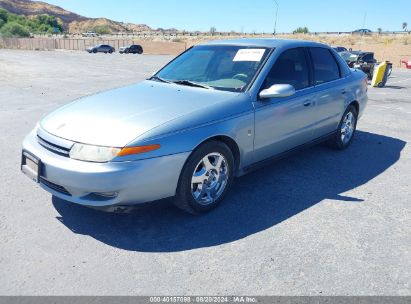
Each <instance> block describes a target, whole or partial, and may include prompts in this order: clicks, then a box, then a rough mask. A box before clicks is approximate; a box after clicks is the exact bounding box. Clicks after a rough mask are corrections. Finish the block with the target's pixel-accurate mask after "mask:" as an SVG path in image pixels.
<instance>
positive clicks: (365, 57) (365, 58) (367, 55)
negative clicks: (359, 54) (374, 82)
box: [362, 54, 373, 62]
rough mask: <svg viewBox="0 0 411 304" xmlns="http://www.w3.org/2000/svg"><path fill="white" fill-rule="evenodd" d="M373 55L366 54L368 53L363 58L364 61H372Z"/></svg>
mask: <svg viewBox="0 0 411 304" xmlns="http://www.w3.org/2000/svg"><path fill="white" fill-rule="evenodd" d="M372 57H373V56H372V55H371V54H366V55H364V57H363V58H362V60H363V61H365V62H370V61H372V59H373V58H372Z"/></svg>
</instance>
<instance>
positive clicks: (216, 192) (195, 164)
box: [174, 141, 234, 214]
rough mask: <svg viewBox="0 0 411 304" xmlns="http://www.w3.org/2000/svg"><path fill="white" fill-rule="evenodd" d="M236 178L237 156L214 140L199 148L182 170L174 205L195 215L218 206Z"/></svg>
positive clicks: (224, 145)
mask: <svg viewBox="0 0 411 304" xmlns="http://www.w3.org/2000/svg"><path fill="white" fill-rule="evenodd" d="M233 179H234V157H233V154H232V152H231V150H230V148H229V147H228V146H227V145H226V144H224V143H222V142H219V141H210V142H207V143H205V144H203V145H202V146H200V147H199V148H198V149H196V150H195V151H194V152H193V153H192V154H191V156H190V157H189V158H188V160H187V162H186V164H185V165H184V168H183V170H182V172H181V176H180V180H179V184H178V187H177V193H176V197H175V199H174V204H175V205H176V206H177V207H178V208H180V209H182V210H184V211H186V212H189V213H191V214H200V213H205V212H207V211H210V210H211V209H213V208H215V207H217V206H218V205H219V203H220V202H221V201H222V199H223V198H224V196H225V195H226V193H227V192H228V190H229V188H230V187H231V184H232V182H233Z"/></svg>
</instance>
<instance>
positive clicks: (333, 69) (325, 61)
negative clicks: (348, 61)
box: [310, 47, 340, 85]
mask: <svg viewBox="0 0 411 304" xmlns="http://www.w3.org/2000/svg"><path fill="white" fill-rule="evenodd" d="M310 52H311V57H312V60H313V65H314V80H315V84H316V85H318V84H322V83H326V82H330V81H333V80H337V79H339V78H340V69H339V67H338V64H337V62H336V61H335V58H334V56H333V55H332V54H331V52H330V51H329V50H328V49H326V48H320V47H318V48H310Z"/></svg>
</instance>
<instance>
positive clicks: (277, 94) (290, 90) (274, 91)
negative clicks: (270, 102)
mask: <svg viewBox="0 0 411 304" xmlns="http://www.w3.org/2000/svg"><path fill="white" fill-rule="evenodd" d="M294 94H295V88H294V87H293V86H292V85H290V84H274V85H272V86H271V87H269V88H268V89H265V90H262V91H261V92H260V94H259V96H260V98H261V99H268V98H281V97H289V96H292V95H294Z"/></svg>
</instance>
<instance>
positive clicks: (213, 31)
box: [210, 26, 217, 36]
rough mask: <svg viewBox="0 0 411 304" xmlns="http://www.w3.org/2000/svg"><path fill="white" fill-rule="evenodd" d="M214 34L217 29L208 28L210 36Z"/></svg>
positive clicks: (213, 27)
mask: <svg viewBox="0 0 411 304" xmlns="http://www.w3.org/2000/svg"><path fill="white" fill-rule="evenodd" d="M216 32H217V29H216V28H215V26H212V27H211V28H210V34H211V36H214V35H215V33H216Z"/></svg>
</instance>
